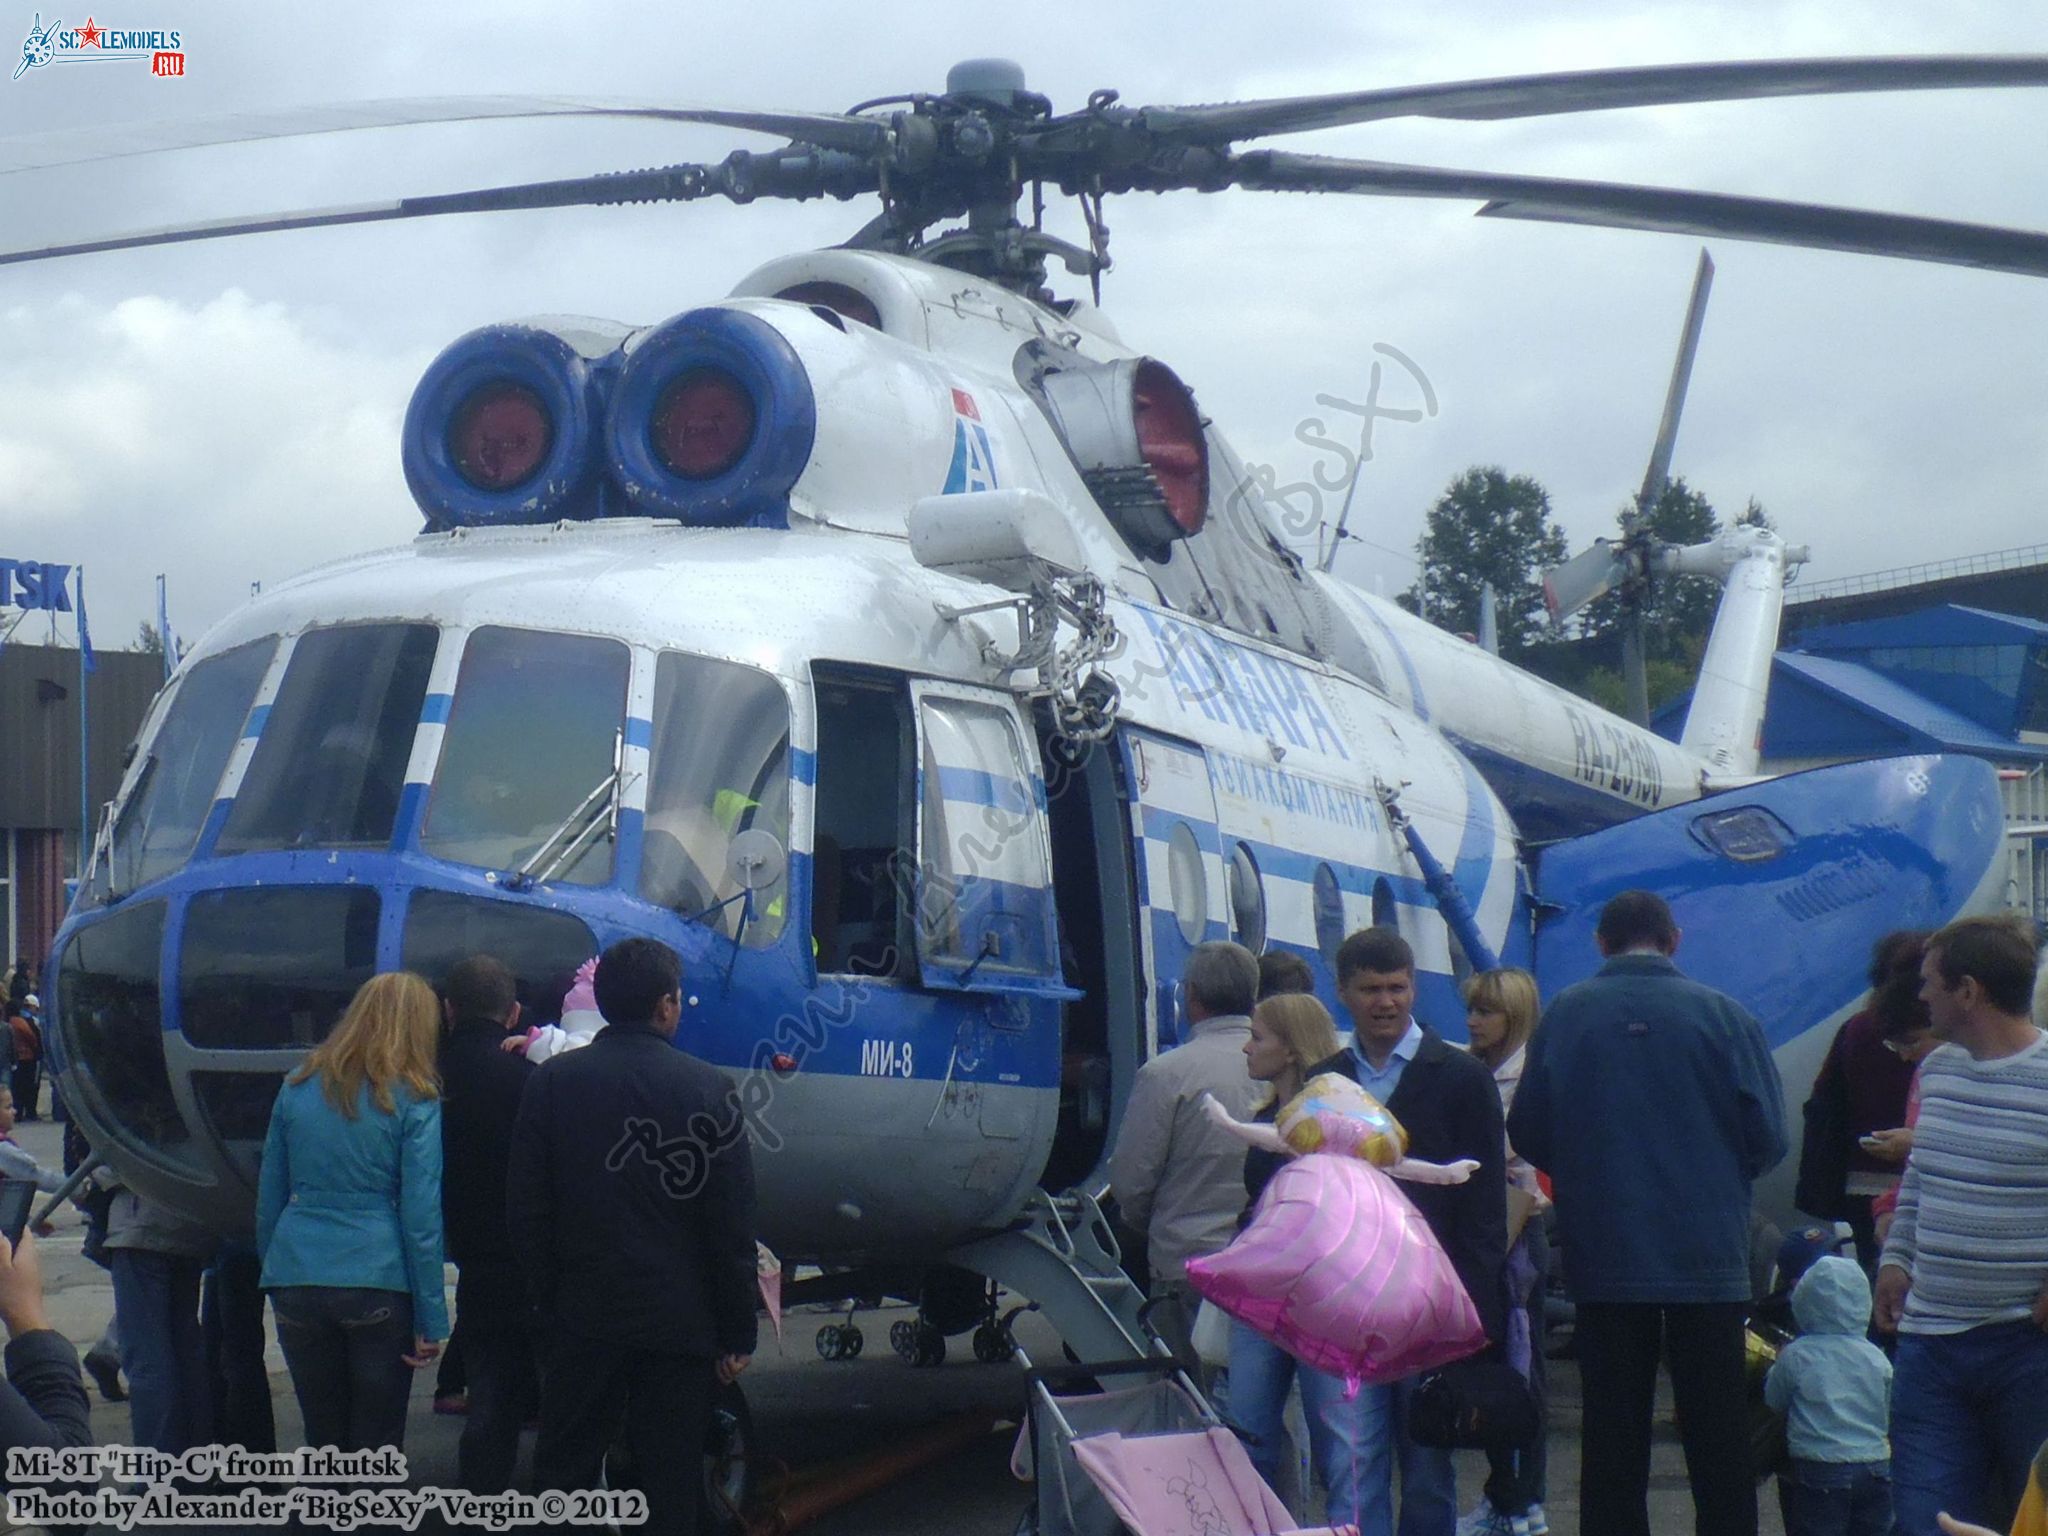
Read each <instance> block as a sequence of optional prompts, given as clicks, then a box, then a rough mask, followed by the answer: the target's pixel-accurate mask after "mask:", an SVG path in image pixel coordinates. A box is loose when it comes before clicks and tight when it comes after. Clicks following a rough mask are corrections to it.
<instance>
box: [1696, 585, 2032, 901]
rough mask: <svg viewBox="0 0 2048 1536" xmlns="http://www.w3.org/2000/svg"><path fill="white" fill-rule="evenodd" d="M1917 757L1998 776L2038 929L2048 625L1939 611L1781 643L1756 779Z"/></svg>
mask: <svg viewBox="0 0 2048 1536" xmlns="http://www.w3.org/2000/svg"><path fill="white" fill-rule="evenodd" d="M2036 579H2037V580H2038V576H2037V578H2036ZM1789 625H1790V616H1789V615H1788V627H1789ZM1689 703H1690V696H1689V695H1688V696H1687V697H1685V698H1681V699H1678V700H1676V701H1674V702H1673V703H1672V704H1670V705H1668V706H1666V708H1664V709H1663V710H1661V711H1659V713H1658V715H1657V719H1656V722H1655V724H1656V726H1657V728H1658V730H1659V731H1661V732H1663V733H1664V734H1666V735H1668V736H1672V737H1676V736H1677V735H1678V733H1679V731H1680V730H1681V729H1682V728H1683V726H1684V723H1685V711H1686V708H1687V706H1688V705H1689ZM1923 752H1945V753H1962V754H1964V755H1967V756H1971V757H1981V758H1985V759H1987V760H1988V761H1990V762H1993V763H1996V764H1997V765H1998V768H1999V776H2000V779H2001V781H2002V783H2003V786H2004V791H2005V808H2006V841H2007V847H2008V852H2009V857H2010V860H2011V866H2010V876H2009V879H2008V882H2007V888H2006V893H2007V900H2008V902H2009V904H2010V905H2012V906H2013V907H2015V908H2017V909H2019V910H2022V911H2025V912H2029V913H2031V914H2032V915H2033V917H2034V918H2035V920H2036V921H2037V922H2048V622H2043V620H2041V619H2035V618H2025V617H2020V616H2018V615H2015V614H2009V613H1993V612H1989V611H1986V610H1985V609H1982V608H1974V607H1965V606H1963V605H1961V604H1958V603H1940V604H1936V605H1934V606H1932V607H1928V606H1922V607H1920V608H1918V609H1915V610H1912V611H1907V612H1902V613H1895V614H1892V615H1890V616H1887V617H1880V618H1866V619H1858V620H1852V621H1850V622H1847V623H1837V624H1821V625H1810V626H1808V627H1802V628H1798V629H1796V630H1793V631H1792V632H1790V633H1789V634H1788V635H1787V637H1786V639H1785V643H1784V645H1783V646H1782V647H1781V648H1780V650H1779V651H1778V653H1777V655H1776V657H1775V658H1774V659H1773V661H1772V664H1771V683H1770V695H1769V699H1768V701H1767V703H1766V706H1765V712H1764V732H1763V764H1762V766H1763V769H1764V771H1765V772H1767V773H1791V772H1796V771H1797V770H1799V769H1801V768H1814V767H1819V766H1822V765H1823V764H1827V763H1839V762H1847V761H1851V760H1855V759H1859V758H1871V757H1897V756H1903V755H1908V754H1913V753H1923Z"/></svg>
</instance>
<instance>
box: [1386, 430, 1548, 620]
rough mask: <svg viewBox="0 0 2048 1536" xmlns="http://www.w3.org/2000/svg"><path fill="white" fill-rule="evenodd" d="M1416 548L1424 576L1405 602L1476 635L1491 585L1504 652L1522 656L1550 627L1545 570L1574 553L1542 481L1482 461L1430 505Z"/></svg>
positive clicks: (1413, 607) (1422, 613)
mask: <svg viewBox="0 0 2048 1536" xmlns="http://www.w3.org/2000/svg"><path fill="white" fill-rule="evenodd" d="M1415 553H1416V555H1417V557H1418V559H1419V560H1420V562H1421V565H1422V574H1421V575H1420V576H1419V577H1417V578H1416V582H1415V585H1414V586H1413V587H1411V588H1409V589H1408V591H1407V592H1406V593H1404V594H1403V595H1402V605H1403V606H1404V607H1406V608H1408V609H1409V610H1410V611H1411V612H1414V613H1419V614H1421V615H1422V616H1423V617H1424V618H1425V619H1428V620H1429V621H1430V622H1431V623H1433V624H1437V625H1440V626H1442V627H1443V628H1445V629H1448V630H1450V631H1452V632H1453V633H1456V634H1476V633H1477V632H1478V629H1479V592H1480V588H1482V587H1483V586H1485V585H1487V584H1488V583H1491V584H1492V586H1493V590H1494V596H1495V619H1496V622H1497V624H1498V626H1499V631H1500V649H1501V654H1502V655H1503V656H1516V655H1519V654H1520V653H1521V652H1522V651H1523V650H1524V649H1525V648H1526V647H1527V646H1528V645H1529V643H1530V641H1532V640H1534V639H1535V638H1536V637H1537V636H1538V635H1539V634H1541V633H1542V632H1543V631H1544V630H1545V629H1547V628H1548V626H1549V619H1548V617H1547V616H1546V615H1545V613H1544V611H1543V571H1544V569H1545V567H1547V566H1552V565H1556V564H1557V563H1558V562H1559V561H1561V560H1563V559H1564V558H1565V556H1566V554H1567V553H1568V551H1567V547H1566V545H1565V540H1564V534H1563V533H1562V532H1560V531H1559V530H1558V528H1557V527H1556V525H1555V524H1554V523H1552V522H1551V519H1550V496H1549V494H1548V493H1547V492H1546V491H1545V490H1544V489H1543V487H1542V486H1540V485H1538V484H1537V483H1536V482H1535V481H1534V480H1532V479H1530V478H1529V477H1528V476H1527V475H1510V474H1509V473H1508V472H1507V471H1506V470H1504V469H1501V468H1500V467H1499V466H1497V465H1483V466H1482V465H1474V466H1473V467H1472V468H1470V469H1468V470H1466V471H1465V472H1464V473H1463V474H1462V475H1460V476H1458V478H1457V479H1455V480H1453V481H1452V482H1451V483H1450V486H1449V487H1448V488H1447V489H1446V490H1445V491H1444V493H1443V495H1442V496H1440V497H1438V498H1437V502H1436V505H1435V506H1433V507H1431V508H1430V509H1429V518H1428V521H1427V522H1426V523H1425V524H1424V526H1423V532H1422V537H1421V538H1420V539H1418V540H1416V543H1415Z"/></svg>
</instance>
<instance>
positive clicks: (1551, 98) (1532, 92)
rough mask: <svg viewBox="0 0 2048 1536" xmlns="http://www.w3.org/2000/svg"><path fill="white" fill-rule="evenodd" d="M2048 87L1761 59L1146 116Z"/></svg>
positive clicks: (2015, 77) (1921, 63) (1186, 133)
mask: <svg viewBox="0 0 2048 1536" xmlns="http://www.w3.org/2000/svg"><path fill="white" fill-rule="evenodd" d="M2015 85H2048V55H2043V54H2013V55H1995V54H1952V55H1932V54H1930V55H1923V56H1918V57H1901V58H1880V59H1756V60H1749V61H1738V62H1730V63H1720V64H1657V65H1650V66H1647V67H1644V68H1637V69H1588V70H1576V71H1573V72H1571V73H1567V74H1550V75H1505V76H1502V77H1500V78H1498V79H1493V80H1462V81H1456V82H1453V83H1449V84H1444V85H1414V86H1396V87H1393V88H1392V89H1388V90H1376V91H1349V92H1343V93H1340V94H1337V95H1331V96H1296V97H1291V98H1284V99H1281V100H1276V101H1240V102H1223V103H1219V104H1217V105H1214V106H1190V107H1145V108H1142V109H1140V112H1139V116H1140V118H1141V120H1142V121H1143V122H1144V124H1145V126H1146V127H1147V128H1149V129H1151V130H1152V132H1153V133H1155V134H1157V135H1161V136H1163V137H1167V138H1171V139H1178V140H1181V141H1183V142H1186V143H1195V144H1210V145H1222V144H1228V143H1231V142H1233V141H1235V140H1239V139H1251V138H1259V137H1261V136H1263V135H1266V134H1275V133H1305V132H1307V131H1308V130H1310V129H1314V128H1335V127H1338V126H1340V125H1342V124H1345V123H1368V122H1377V121H1380V120H1382V119H1385V118H1390V117H1436V118H1456V119H1461V120H1464V121H1468V122H1486V121H1497V120H1500V119H1503V118H1513V117H1550V116H1557V115H1560V114H1564V113H1569V112H1604V111H1609V110H1612V109H1614V108H1617V107H1661V106H1673V105H1677V104H1680V103H1684V102H1699V101H1749V100H1754V99H1756V98H1759V97H1765V96H1832V95H1838V94H1845V93H1851V92H1859V91H1931V90H1956V89H1983V88H1986V87H1994V86H2015Z"/></svg>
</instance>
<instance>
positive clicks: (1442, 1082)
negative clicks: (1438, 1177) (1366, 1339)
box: [1310, 928, 1508, 1536]
mask: <svg viewBox="0 0 2048 1536" xmlns="http://www.w3.org/2000/svg"><path fill="white" fill-rule="evenodd" d="M1337 1000H1338V1001H1339V1002H1341V1003H1342V1004H1343V1005H1344V1009H1345V1011H1346V1012H1347V1013H1349V1014H1350V1015H1351V1023H1352V1031H1353V1043H1352V1045H1351V1048H1350V1049H1349V1050H1344V1051H1339V1052H1338V1053H1337V1054H1336V1055H1335V1056H1332V1057H1331V1058H1330V1059H1329V1060H1328V1061H1325V1062H1323V1063H1321V1064H1320V1065H1318V1066H1317V1067H1316V1068H1315V1069H1314V1071H1313V1072H1311V1074H1310V1075H1311V1076H1313V1075H1314V1073H1315V1072H1338V1073H1342V1074H1343V1075H1344V1076H1345V1077H1348V1078H1350V1079H1352V1081H1354V1082H1356V1083H1358V1084H1359V1085H1360V1086H1361V1087H1363V1088H1364V1089H1365V1090H1366V1092H1368V1093H1370V1094H1371V1095H1372V1096H1373V1097H1374V1098H1376V1099H1378V1100H1379V1101H1380V1102H1381V1103H1382V1104H1384V1105H1385V1106H1386V1107H1387V1112H1388V1113H1389V1114H1391V1115H1392V1116H1393V1117H1394V1118H1395V1119H1396V1120H1398V1121H1400V1122H1401V1127H1402V1129H1403V1130H1405V1131H1406V1132H1407V1133H1408V1155H1409V1156H1410V1157H1415V1158H1421V1159H1423V1160H1425V1161H1427V1162H1433V1163H1449V1162H1456V1161H1457V1160H1458V1159H1460V1158H1468V1157H1469V1158H1475V1159H1477V1160H1478V1163H1479V1167H1478V1170H1477V1171H1476V1172H1474V1173H1473V1175H1472V1177H1471V1178H1470V1179H1468V1180H1467V1181H1466V1182H1465V1183H1463V1184H1403V1185H1402V1186H1401V1192H1402V1193H1403V1194H1404V1195H1406V1196H1407V1197H1408V1198H1409V1199H1410V1200H1411V1201H1413V1202H1414V1203H1415V1208H1416V1209H1417V1210H1419V1211H1420V1212H1421V1213H1422V1215H1423V1219H1424V1220H1426V1221H1427V1222H1428V1223H1429V1228H1430V1230H1431V1231H1432V1232H1434V1233H1435V1234H1436V1239H1437V1241H1438V1242H1439V1243H1441V1244H1442V1245H1443V1248H1444V1252H1445V1253H1446V1254H1447V1255H1449V1257H1450V1260H1451V1265H1452V1267H1453V1268H1455V1269H1456V1270H1457V1272H1458V1278H1459V1279H1460V1280H1461V1281H1463V1282H1464V1285H1465V1291H1466V1294H1468V1295H1469V1296H1470V1297H1471V1298H1472V1305H1473V1307H1474V1308H1475V1309H1476V1310H1477V1312H1478V1313H1479V1321H1480V1323H1481V1324H1482V1325H1483V1326H1484V1327H1485V1329H1486V1337H1487V1338H1488V1339H1489V1340H1491V1341H1492V1343H1493V1345H1494V1346H1495V1347H1496V1348H1498V1347H1499V1346H1500V1345H1501V1343H1502V1342H1503V1340H1504V1339H1505V1337H1506V1332H1507V1292H1506V1288H1505V1284H1504V1276H1505V1272H1506V1268H1507V1241H1508V1205H1507V1201H1508V1196H1507V1137H1506V1132H1505V1130H1504V1129H1503V1126H1502V1122H1501V1112H1500V1091H1499V1090H1498V1089H1497V1088H1495V1087H1494V1085H1493V1074H1492V1073H1491V1072H1489V1071H1487V1070H1486V1068H1485V1067H1484V1066H1482V1065H1480V1063H1479V1061H1478V1060H1477V1059H1476V1058H1474V1057H1473V1056H1471V1055H1468V1054H1467V1053H1466V1052H1464V1051H1461V1050H1459V1049H1458V1048H1457V1047H1456V1046H1454V1045H1450V1044H1447V1043H1446V1042H1445V1041H1444V1040H1443V1039H1442V1038H1441V1037H1440V1036H1438V1035H1437V1034H1436V1032H1435V1031H1434V1030H1430V1029H1426V1028H1424V1027H1423V1026H1422V1025H1420V1024H1418V1023H1416V1021H1415V1017H1414V1014H1413V1012H1412V1011H1411V1010H1412V1009H1413V1007H1414V1004H1415V952H1414V951H1413V950H1412V949H1410V948H1409V947H1408V941H1407V940H1406V939H1404V938H1402V937H1401V935H1400V934H1399V933H1397V932H1396V931H1395V930H1394V929H1392V928H1365V929H1361V930H1360V931H1359V932H1357V933H1354V934H1352V935H1351V937H1350V938H1348V939H1346V940H1345V941H1344V942H1343V943H1342V944H1341V945H1339V946H1338V948H1337ZM1415 1385H1416V1383H1415V1382H1414V1381H1413V1380H1410V1381H1402V1382H1396V1383H1394V1384H1393V1385H1391V1386H1386V1387H1366V1388H1363V1389H1362V1390H1361V1391H1360V1393H1359V1398H1358V1401H1359V1406H1360V1411H1361V1412H1362V1413H1363V1414H1364V1415H1365V1416H1366V1425H1365V1433H1366V1441H1365V1455H1366V1466H1365V1469H1364V1471H1363V1472H1362V1473H1361V1475H1360V1482H1361V1485H1362V1486H1363V1487H1364V1490H1365V1491H1364V1493H1363V1497H1365V1498H1368V1499H1373V1500H1374V1501H1375V1502H1376V1503H1381V1507H1383V1508H1385V1509H1386V1511H1387V1517H1386V1519H1385V1520H1384V1521H1382V1522H1381V1523H1382V1526H1383V1528H1387V1529H1391V1528H1393V1526H1392V1518H1391V1517H1392V1499H1393V1493H1392V1488H1391V1477H1392V1472H1393V1458H1394V1455H1395V1454H1398V1456H1399V1458H1400V1462H1401V1520H1400V1524H1399V1529H1400V1530H1401V1531H1402V1532H1403V1533H1404V1536H1424V1533H1426V1536H1452V1532H1453V1531H1454V1530H1455V1529H1456V1526H1457V1522H1458V1503H1457V1476H1456V1472H1455V1469H1454V1468H1453V1466H1452V1463H1451V1453H1450V1452H1449V1451H1445V1450H1437V1449H1435V1448H1433V1447H1428V1446H1420V1445H1417V1444H1416V1443H1415V1442H1414V1440H1413V1439H1412V1438H1411V1437H1410V1436H1409V1434H1408V1414H1409V1408H1410V1402H1411V1399H1412V1396H1413V1392H1414V1388H1415ZM1390 1453H1393V1454H1390ZM1381 1501H1384V1502H1381ZM1334 1513H1335V1512H1333V1515H1334ZM1343 1517H1344V1518H1346V1519H1351V1518H1354V1517H1353V1516H1352V1515H1351V1513H1350V1512H1349V1511H1345V1512H1343ZM1358 1523H1359V1524H1360V1525H1361V1526H1365V1527H1368V1528H1369V1527H1370V1526H1371V1525H1372V1524H1373V1522H1372V1521H1371V1520H1367V1519H1363V1518H1360V1519H1359V1522H1358Z"/></svg>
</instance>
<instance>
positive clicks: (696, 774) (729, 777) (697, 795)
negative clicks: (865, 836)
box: [640, 651, 789, 946]
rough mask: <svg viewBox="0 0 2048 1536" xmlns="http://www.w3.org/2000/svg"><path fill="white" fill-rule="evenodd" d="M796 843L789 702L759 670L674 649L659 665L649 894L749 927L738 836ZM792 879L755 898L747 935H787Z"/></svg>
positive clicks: (643, 889)
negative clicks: (732, 868) (730, 857)
mask: <svg viewBox="0 0 2048 1536" xmlns="http://www.w3.org/2000/svg"><path fill="white" fill-rule="evenodd" d="M756 827H758V828H761V829H763V830H765V831H768V832H772V833H774V834H775V838H776V841H778V842H780V843H781V844H782V845H783V846H784V847H785V848H787V847H788V845H789V700H788V697H787V696H786V695H785V694H784V693H783V691H782V688H781V686H780V685H779V684H777V682H776V681H775V679H774V678H772V677H770V676H769V675H768V674H767V673H765V672H761V671H757V670H755V669H754V668H753V667H743V666H738V665H735V664H734V663H732V662H729V661H714V660H712V659H711V658H709V657H706V656H686V655H684V654H682V653H681V652H679V651H664V652H663V653H662V655H661V657H660V659H659V660H658V661H657V662H656V664H655V668H654V743H653V747H652V750H651V752H650V754H649V766H648V783H647V830H646V836H645V839H644V840H643V843H642V852H641V858H640V894H641V895H643V896H645V897H646V898H647V899H648V900H650V901H653V902H657V903H659V904H660V905H662V906H664V907H667V908H669V909H670V910H672V911H676V912H680V913H682V914H683V915H684V916H686V917H696V916H698V915H699V914H700V913H705V912H707V911H708V909H710V908H712V907H714V906H717V905H718V904H719V903H721V902H730V905H727V906H724V907H722V908H720V910H718V911H716V912H711V913H710V914H709V916H708V917H707V918H706V921H708V922H710V923H712V924H713V925H714V926H715V927H717V928H718V930H719V931H720V932H722V933H724V934H725V935H727V936H728V937H732V936H734V935H735V934H738V933H739V931H740V918H741V915H742V906H743V903H741V902H739V901H737V900H733V899H732V898H735V897H737V896H738V895H739V894H740V887H739V886H738V884H737V883H736V882H734V881H733V880H732V878H731V877H730V876H729V875H728V874H727V872H726V855H727V852H728V850H729V849H730V848H731V846H732V840H733V839H734V838H735V837H737V836H738V835H739V834H740V833H742V832H745V831H747V830H749V829H751V828H756ZM785 890H786V880H785V881H778V882H777V883H776V884H774V885H772V886H769V887H768V888H767V889H765V890H761V891H757V892H755V894H754V903H753V916H752V917H751V918H750V919H748V921H747V924H746V932H745V935H744V941H745V942H746V943H747V944H748V945H750V946H751V945H765V944H769V943H772V942H773V941H774V940H775V939H776V938H777V937H779V936H780V935H781V933H782V923H783V917H784V911H785V908H786V906H787V904H788V903H787V900H786V896H785Z"/></svg>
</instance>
